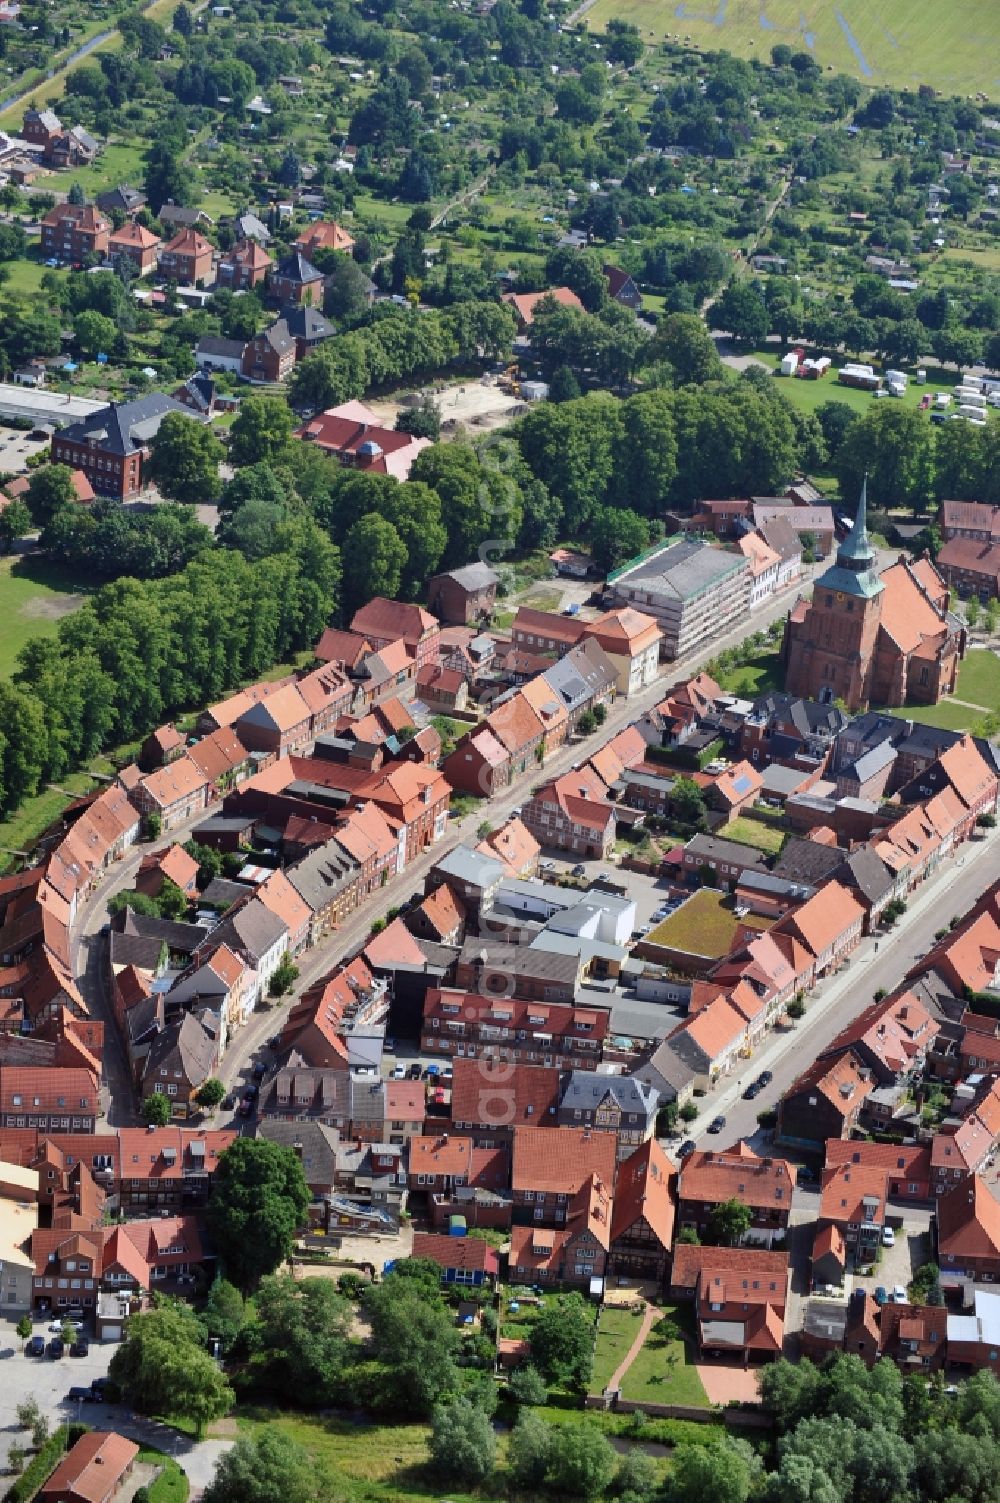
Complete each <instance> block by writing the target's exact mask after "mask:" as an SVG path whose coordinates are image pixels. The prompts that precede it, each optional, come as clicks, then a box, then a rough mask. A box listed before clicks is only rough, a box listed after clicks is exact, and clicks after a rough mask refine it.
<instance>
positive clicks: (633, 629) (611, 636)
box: [581, 606, 663, 695]
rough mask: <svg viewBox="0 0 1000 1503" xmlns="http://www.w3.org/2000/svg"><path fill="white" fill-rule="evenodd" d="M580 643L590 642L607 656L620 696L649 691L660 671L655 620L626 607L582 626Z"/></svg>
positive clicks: (659, 638)
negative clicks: (615, 676)
mask: <svg viewBox="0 0 1000 1503" xmlns="http://www.w3.org/2000/svg"><path fill="white" fill-rule="evenodd" d="M581 641H593V642H596V643H597V644H598V646H599V647H601V648H602V649H603V651H604V652H605V653H606V654H607V656H608V658H609V659H610V661H611V664H612V666H613V667H614V670H615V673H616V675H617V684H616V687H617V690H618V693H619V694H625V695H631V694H638V693H639V692H640V691H641V690H643V689H648V687H649V685H650V684H651V683H653V682H654V680H655V679H656V678H657V676H658V674H659V672H660V652H661V647H662V645H663V632H662V631H661V630H660V627H659V625H658V623H657V621H656V619H655V618H654V616H651V615H646V614H645V613H644V612H643V611H637V610H634V609H633V608H632V607H631V606H625V607H623V608H622V609H619V610H612V611H606V612H605V613H604V615H603V616H598V618H597V620H596V621H588V622H585V623H584V626H583V630H582V632H581Z"/></svg>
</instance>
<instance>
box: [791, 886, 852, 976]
mask: <svg viewBox="0 0 1000 1503" xmlns="http://www.w3.org/2000/svg"><path fill="white" fill-rule="evenodd" d="M864 916H865V910H864V909H863V908H862V906H861V904H860V903H859V902H858V900H857V899H856V898H855V896H854V894H853V893H852V892H851V891H850V889H849V888H847V887H843V886H842V885H841V884H840V883H839V882H832V881H831V882H826V883H825V884H824V885H823V886H822V887H821V888H820V890H819V892H818V893H817V894H816V896H815V897H813V898H809V899H808V901H807V902H805V903H803V904H802V906H801V907H799V908H796V909H793V910H792V912H790V913H787V914H786V915H785V916H784V918H782V919H779V920H778V923H777V924H776V925H775V926H774V928H773V929H772V930H771V933H772V934H774V935H775V936H777V934H779V933H781V934H793V935H796V936H797V937H798V938H799V939H800V940H801V941H802V943H803V944H804V945H805V946H806V947H807V949H808V950H809V952H810V954H811V955H812V956H813V957H814V958H817V959H818V958H819V957H820V956H821V955H822V954H823V953H824V952H825V951H827V950H829V949H830V947H831V946H832V945H834V944H836V942H837V940H839V939H841V938H842V937H843V936H844V935H845V934H846V933H847V932H848V930H850V929H851V928H852V926H854V925H856V924H860V923H861V922H862V920H863V919H864Z"/></svg>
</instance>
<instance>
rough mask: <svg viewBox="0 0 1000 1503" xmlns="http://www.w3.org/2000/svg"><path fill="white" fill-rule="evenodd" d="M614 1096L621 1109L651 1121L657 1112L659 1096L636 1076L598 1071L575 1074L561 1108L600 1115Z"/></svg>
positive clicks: (583, 1071)
mask: <svg viewBox="0 0 1000 1503" xmlns="http://www.w3.org/2000/svg"><path fill="white" fill-rule="evenodd" d="M608 1096H610V1097H611V1098H612V1100H614V1102H615V1103H616V1104H617V1106H618V1109H619V1110H620V1111H623V1112H628V1113H631V1114H632V1115H633V1116H640V1117H645V1118H647V1119H648V1118H649V1117H651V1116H653V1115H654V1114H655V1112H656V1108H657V1106H658V1104H659V1099H660V1096H659V1092H658V1091H657V1090H656V1089H655V1088H654V1087H653V1086H651V1085H648V1084H647V1083H646V1082H645V1081H642V1080H637V1079H636V1078H635V1077H634V1076H632V1075H602V1074H601V1073H600V1072H599V1071H597V1070H571V1071H570V1073H569V1077H568V1078H567V1080H566V1082H565V1084H564V1086H563V1094H562V1100H561V1102H560V1103H559V1104H560V1107H569V1108H570V1110H579V1111H585V1112H596V1110H597V1108H598V1107H599V1106H600V1104H601V1102H602V1101H604V1100H606V1099H607V1097H608Z"/></svg>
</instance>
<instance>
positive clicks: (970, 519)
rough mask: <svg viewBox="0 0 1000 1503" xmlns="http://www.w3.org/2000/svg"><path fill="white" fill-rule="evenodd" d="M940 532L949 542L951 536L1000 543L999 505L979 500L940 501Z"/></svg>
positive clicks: (980, 541) (978, 541) (976, 541)
mask: <svg viewBox="0 0 1000 1503" xmlns="http://www.w3.org/2000/svg"><path fill="white" fill-rule="evenodd" d="M941 533H942V536H943V537H944V539H945V541H946V542H949V543H950V542H951V541H952V539H953V538H966V539H968V540H969V541H971V542H974V543H1000V507H998V506H989V505H987V504H985V503H983V502H979V501H942V502H941Z"/></svg>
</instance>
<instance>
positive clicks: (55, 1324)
mask: <svg viewBox="0 0 1000 1503" xmlns="http://www.w3.org/2000/svg"><path fill="white" fill-rule="evenodd" d="M67 1326H72V1327H73V1328H74V1330H77V1331H82V1330H83V1321H82V1320H72V1319H71V1318H70V1317H69V1316H68V1315H64V1316H63V1317H62V1318H61V1319H60V1320H50V1321H49V1323H48V1325H47V1326H46V1327H45V1329H46V1330H47V1331H48V1333H49V1335H50V1336H61V1335H62V1333H63V1331H64V1330H65V1329H66V1327H67Z"/></svg>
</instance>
